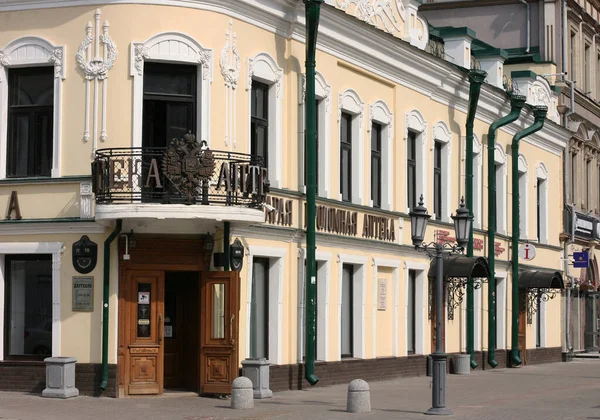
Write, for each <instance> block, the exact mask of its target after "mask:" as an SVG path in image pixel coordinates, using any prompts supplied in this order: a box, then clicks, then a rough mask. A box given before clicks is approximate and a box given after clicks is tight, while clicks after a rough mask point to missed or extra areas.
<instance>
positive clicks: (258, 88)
mask: <svg viewBox="0 0 600 420" xmlns="http://www.w3.org/2000/svg"><path fill="white" fill-rule="evenodd" d="M250 107H251V111H250V112H251V114H250V116H251V122H250V153H251V154H252V155H254V156H259V157H261V158H262V159H263V162H264V164H267V162H269V86H267V85H265V84H264V83H259V82H257V81H252V97H251V106H250Z"/></svg>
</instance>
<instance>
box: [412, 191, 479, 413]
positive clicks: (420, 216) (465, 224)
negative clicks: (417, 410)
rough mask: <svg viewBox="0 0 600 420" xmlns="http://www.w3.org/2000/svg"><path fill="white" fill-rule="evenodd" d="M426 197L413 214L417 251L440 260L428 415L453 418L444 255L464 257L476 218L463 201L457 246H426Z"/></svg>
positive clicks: (456, 224)
mask: <svg viewBox="0 0 600 420" xmlns="http://www.w3.org/2000/svg"><path fill="white" fill-rule="evenodd" d="M423 204H424V203H423V195H421V198H420V201H419V205H418V206H417V207H416V208H415V209H413V211H411V212H410V222H411V223H410V224H411V236H412V242H413V245H414V246H415V249H416V250H418V251H423V252H425V253H427V255H429V257H430V258H435V259H436V277H435V324H436V326H435V352H433V353H432V354H431V358H432V359H433V372H432V376H433V388H432V391H431V392H432V393H431V408H430V409H429V410H427V412H426V413H425V414H431V415H442V416H444V415H446V416H447V415H451V414H452V412H451V411H450V410H449V409H448V408H446V359H447V357H448V355H447V354H445V353H444V350H443V348H442V322H443V319H442V318H443V308H444V256H448V255H452V254H460V253H462V252H463V250H464V247H465V246H466V245H467V243H468V242H469V234H470V232H471V223H472V217H471V216H470V215H469V210H468V209H467V208H466V207H465V200H464V198H462V199H461V203H460V207H459V208H458V209H457V210H456V216H452V219H453V220H454V231H455V234H456V245H455V244H451V243H449V242H444V243H440V242H439V241H437V240H436V241H435V242H431V243H429V244H426V243H425V242H423V241H424V239H425V231H426V229H427V221H428V220H429V218H430V217H431V216H430V215H429V214H427V209H426V208H425V206H424V205H423Z"/></svg>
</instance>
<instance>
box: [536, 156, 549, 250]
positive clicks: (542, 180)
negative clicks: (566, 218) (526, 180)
mask: <svg viewBox="0 0 600 420" xmlns="http://www.w3.org/2000/svg"><path fill="white" fill-rule="evenodd" d="M535 176H536V179H537V191H536V195H537V240H538V242H539V243H542V244H547V243H548V171H547V170H546V166H545V165H544V164H543V163H540V164H539V165H538V167H537V168H536V170H535Z"/></svg>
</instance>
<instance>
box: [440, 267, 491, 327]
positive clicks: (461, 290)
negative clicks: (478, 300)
mask: <svg viewBox="0 0 600 420" xmlns="http://www.w3.org/2000/svg"><path fill="white" fill-rule="evenodd" d="M468 280H469V279H468V278H466V277H448V278H447V279H446V288H447V301H448V320H449V321H453V320H454V310H455V309H456V308H458V307H459V306H460V304H461V303H462V302H463V298H464V296H465V290H466V289H467V285H468ZM472 280H473V289H475V290H477V289H481V285H482V284H483V283H487V282H488V279H487V278H485V277H484V278H474V279H472Z"/></svg>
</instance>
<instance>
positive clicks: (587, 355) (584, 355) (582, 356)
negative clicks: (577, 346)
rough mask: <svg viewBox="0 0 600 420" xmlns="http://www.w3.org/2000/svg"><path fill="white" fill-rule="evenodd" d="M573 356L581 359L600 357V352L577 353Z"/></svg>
mask: <svg viewBox="0 0 600 420" xmlns="http://www.w3.org/2000/svg"><path fill="white" fill-rule="evenodd" d="M573 357H577V358H580V359H600V353H575V354H574V355H573Z"/></svg>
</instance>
